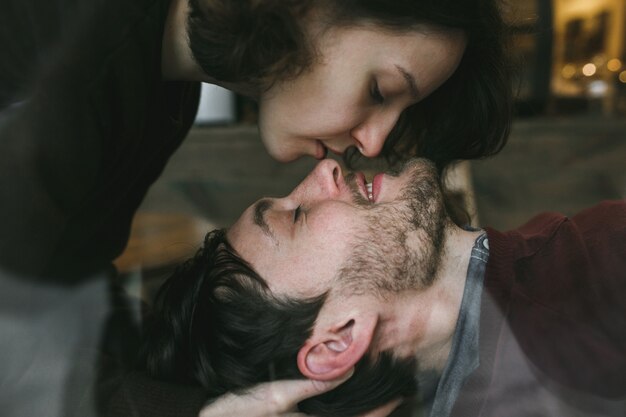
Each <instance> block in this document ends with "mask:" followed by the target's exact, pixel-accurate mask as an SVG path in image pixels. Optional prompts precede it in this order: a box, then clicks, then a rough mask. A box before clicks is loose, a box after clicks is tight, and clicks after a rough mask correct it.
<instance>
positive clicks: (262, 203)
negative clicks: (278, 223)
mask: <svg viewBox="0 0 626 417" xmlns="http://www.w3.org/2000/svg"><path fill="white" fill-rule="evenodd" d="M273 204H274V203H273V202H272V200H269V199H267V198H264V199H261V200H259V201H257V203H256V204H255V205H254V210H253V212H254V216H253V218H254V224H256V225H257V226H259V227H260V228H261V230H262V231H263V233H265V234H266V235H268V236H269V237H271V238H272V239H273V240H276V237H275V236H274V234H273V233H272V231H271V229H270V227H269V225H268V224H267V222H266V221H265V212H266V211H267V210H269V209H270V208H272V205H273Z"/></svg>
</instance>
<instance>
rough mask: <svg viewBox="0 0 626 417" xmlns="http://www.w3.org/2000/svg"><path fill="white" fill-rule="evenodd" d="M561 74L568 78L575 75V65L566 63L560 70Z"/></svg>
mask: <svg viewBox="0 0 626 417" xmlns="http://www.w3.org/2000/svg"><path fill="white" fill-rule="evenodd" d="M561 75H562V76H563V78H567V79H568V80H569V79H570V78H572V77H573V76H574V75H576V67H575V66H573V65H572V64H567V65H565V66H564V67H563V69H562V70H561Z"/></svg>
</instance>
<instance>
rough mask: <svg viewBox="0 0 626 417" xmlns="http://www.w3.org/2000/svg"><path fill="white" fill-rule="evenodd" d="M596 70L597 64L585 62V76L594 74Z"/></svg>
mask: <svg viewBox="0 0 626 417" xmlns="http://www.w3.org/2000/svg"><path fill="white" fill-rule="evenodd" d="M596 70H597V68H596V66H595V65H593V64H592V63H589V64H585V66H584V67H583V74H585V76H587V77H591V76H592V75H593V74H595V73H596Z"/></svg>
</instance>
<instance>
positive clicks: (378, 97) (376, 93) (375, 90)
mask: <svg viewBox="0 0 626 417" xmlns="http://www.w3.org/2000/svg"><path fill="white" fill-rule="evenodd" d="M370 96H371V97H372V100H374V101H375V102H376V103H378V104H382V103H383V102H384V101H385V97H383V95H382V93H381V92H380V88H379V87H378V81H376V80H374V84H373V85H372V88H371V90H370Z"/></svg>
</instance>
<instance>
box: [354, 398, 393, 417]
mask: <svg viewBox="0 0 626 417" xmlns="http://www.w3.org/2000/svg"><path fill="white" fill-rule="evenodd" d="M400 404H402V398H396V399H395V400H392V401H389V402H388V403H387V404H385V405H382V406H380V407H378V408H377V409H375V410H372V411H370V412H369V413H367V414H363V415H362V416H361V417H387V416H388V415H389V414H391V413H393V410H395V409H396V408H398V406H399V405H400Z"/></svg>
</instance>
